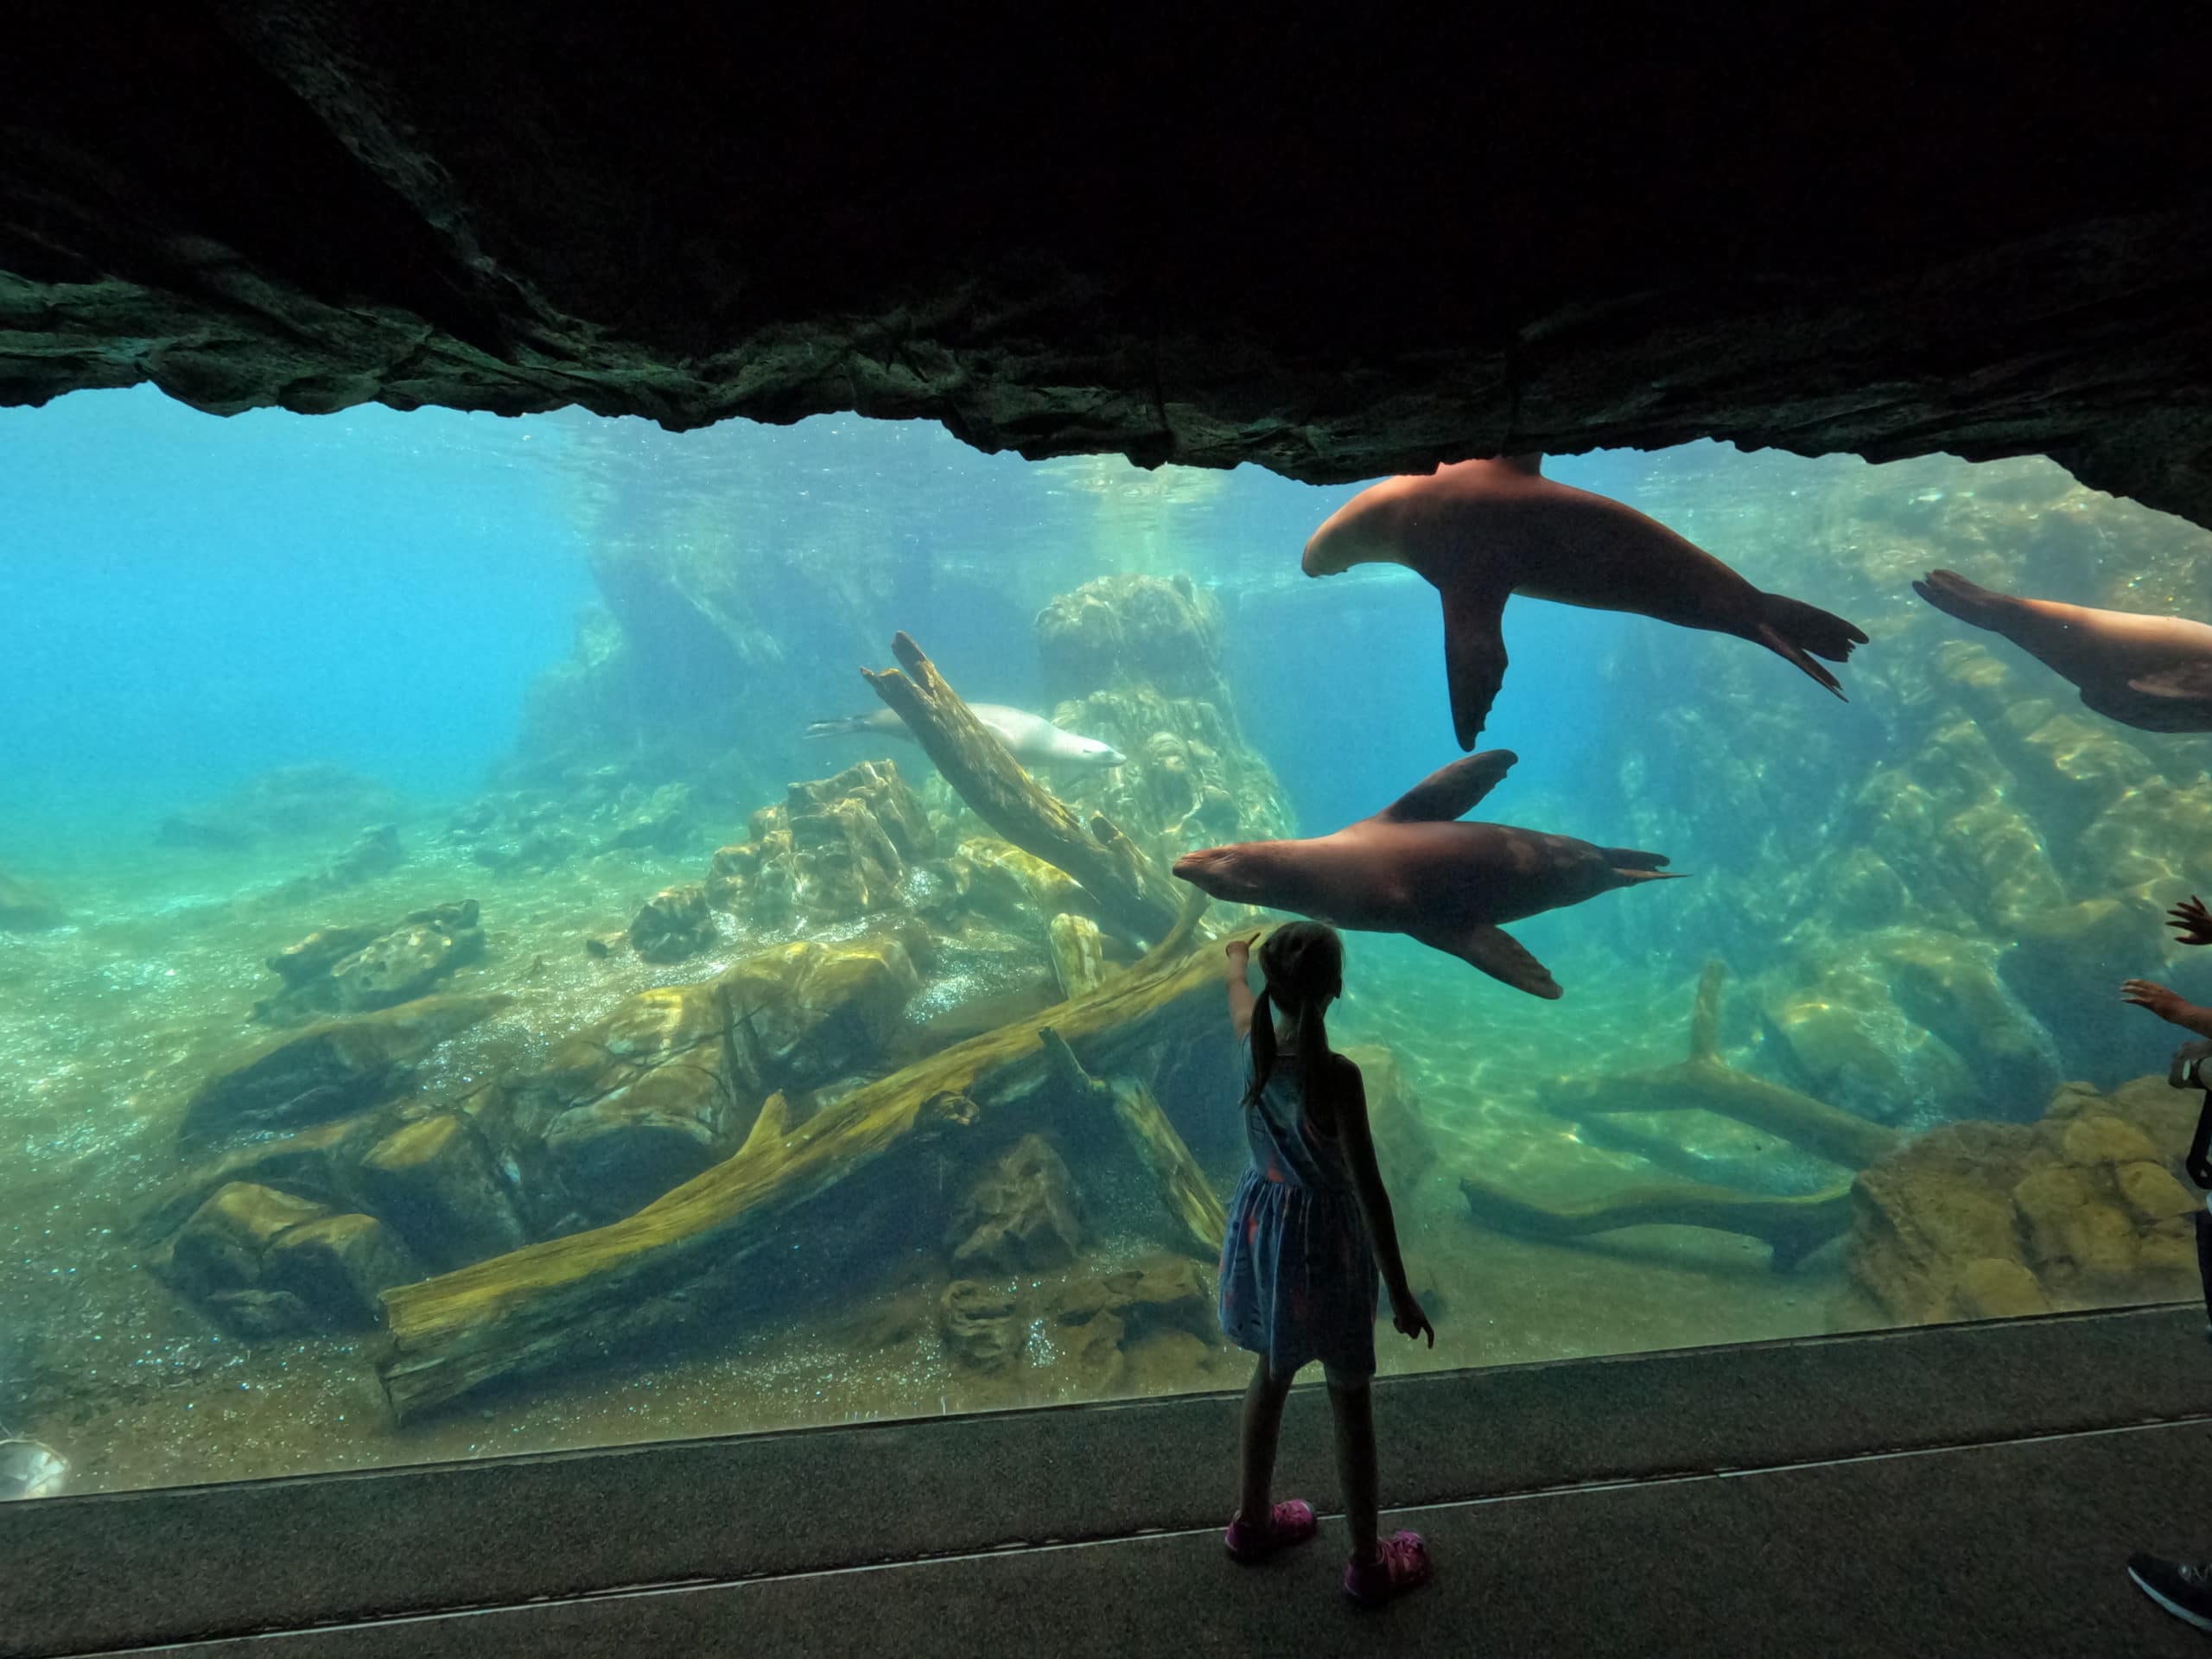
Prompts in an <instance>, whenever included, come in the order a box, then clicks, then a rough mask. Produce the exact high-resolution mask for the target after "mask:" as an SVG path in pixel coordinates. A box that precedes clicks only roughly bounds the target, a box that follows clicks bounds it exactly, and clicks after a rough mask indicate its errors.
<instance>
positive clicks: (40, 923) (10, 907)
mask: <svg viewBox="0 0 2212 1659" xmlns="http://www.w3.org/2000/svg"><path fill="white" fill-rule="evenodd" d="M68 920H69V918H68V917H67V916H66V915H65V914H63V913H62V910H61V906H59V905H57V904H55V903H54V900H53V899H51V898H50V897H48V894H47V893H45V892H44V891H43V890H41V889H40V888H38V887H33V886H32V885H31V884H30V883H29V882H28V881H24V880H20V879H18V878H17V877H15V876H12V875H10V874H8V873H7V872H6V871H5V870H0V933H46V932H50V931H53V930H54V929H55V928H57V927H62V926H66V925H67V923H68Z"/></svg>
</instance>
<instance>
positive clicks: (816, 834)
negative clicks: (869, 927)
mask: <svg viewBox="0 0 2212 1659" xmlns="http://www.w3.org/2000/svg"><path fill="white" fill-rule="evenodd" d="M935 845H936V836H935V834H934V832H933V831H932V830H931V827H930V822H929V817H928V815H927V814H926V813H925V811H924V810H922V805H921V803H920V802H919V801H918V800H917V799H916V798H914V793H913V791H912V790H911V789H909V788H908V787H907V786H906V779H903V778H902V777H900V776H899V768H898V767H897V766H895V765H894V764H893V762H891V761H889V760H863V761H861V763H860V764H859V765H858V766H848V767H847V768H846V769H845V770H844V771H842V772H839V773H837V774H836V776H835V777H834V778H823V779H815V780H814V781H812V782H809V783H799V784H793V785H790V787H789V788H788V789H787V790H785V796H784V800H783V803H782V804H780V805H778V806H772V807H764V808H763V809H762V810H760V811H758V812H755V813H754V814H753V820H752V825H751V839H750V840H749V841H747V842H741V843H739V844H738V845H735V846H731V847H725V848H723V849H721V851H720V852H718V853H716V854H715V861H714V865H713V868H711V869H710V870H709V874H708V884H707V885H708V896H709V899H710V901H711V902H712V903H713V904H714V906H715V908H717V909H721V910H728V911H732V912H735V913H737V914H738V915H739V916H741V917H742V918H745V919H746V920H747V921H750V922H753V923H756V924H766V923H777V922H783V921H785V920H790V919H794V918H796V919H798V920H799V921H802V922H805V923H810V924H815V925H819V924H823V923H829V922H839V921H850V920H853V919H855V918H859V917H862V916H870V915H875V914H878V913H880V912H886V911H893V910H898V909H900V908H902V907H904V906H905V905H906V893H905V885H906V880H907V877H908V875H909V874H911V872H912V870H913V868H915V867H916V866H917V865H918V864H919V863H921V862H922V861H924V860H925V859H928V858H929V857H931V855H933V853H934V851H935Z"/></svg>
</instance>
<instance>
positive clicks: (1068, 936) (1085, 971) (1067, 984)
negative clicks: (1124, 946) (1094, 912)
mask: <svg viewBox="0 0 2212 1659" xmlns="http://www.w3.org/2000/svg"><path fill="white" fill-rule="evenodd" d="M1045 934H1046V940H1047V942H1048V943H1049V944H1050V946H1051V948H1052V977H1053V979H1054V980H1055V981H1056V982H1058V985H1059V988H1060V995H1062V996H1063V997H1067V998H1071V999H1072V998H1074V997H1078V996H1087V995H1090V993H1091V992H1093V991H1095V990H1096V989H1097V988H1099V986H1100V985H1102V984H1103V983H1104V982H1105V979H1106V936H1105V935H1104V934H1103V933H1101V932H1100V931H1098V924H1097V923H1096V922H1095V921H1093V920H1092V919H1091V918H1090V917H1088V916H1078V915H1077V914H1075V913H1074V912H1072V911H1062V912H1060V913H1059V914H1058V915H1057V916H1055V917H1053V918H1052V921H1051V922H1050V923H1048V924H1047V925H1046V930H1045Z"/></svg>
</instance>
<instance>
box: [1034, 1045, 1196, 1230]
mask: <svg viewBox="0 0 2212 1659" xmlns="http://www.w3.org/2000/svg"><path fill="white" fill-rule="evenodd" d="M1037 1035H1038V1036H1039V1038H1040V1039H1043V1041H1044V1044H1045V1048H1046V1052H1047V1053H1049V1054H1050V1055H1051V1056H1052V1064H1053V1065H1054V1067H1055V1068H1056V1069H1057V1070H1058V1072H1059V1074H1060V1079H1061V1081H1062V1082H1063V1083H1064V1084H1066V1085H1067V1087H1068V1088H1069V1089H1070V1090H1072V1091H1073V1092H1074V1093H1076V1094H1077V1095H1078V1096H1082V1097H1084V1098H1087V1099H1089V1100H1090V1102H1091V1103H1093V1104H1094V1105H1097V1106H1101V1107H1103V1108H1106V1109H1109V1110H1110V1111H1111V1112H1112V1113H1113V1114H1114V1116H1115V1117H1116V1119H1118V1120H1119V1121H1120V1122H1121V1125H1122V1134H1124V1135H1127V1136H1128V1141H1129V1146H1130V1147H1131V1149H1132V1150H1134V1151H1135V1154H1137V1156H1138V1158H1139V1159H1140V1160H1142V1161H1143V1164H1144V1166H1145V1167H1146V1168H1147V1169H1148V1170H1150V1171H1151V1172H1152V1176H1153V1179H1154V1180H1156V1181H1158V1182H1159V1183H1160V1202H1161V1203H1162V1204H1164V1205H1166V1207H1167V1213H1168V1214H1169V1215H1171V1216H1173V1217H1174V1218H1175V1222H1176V1224H1177V1225H1178V1226H1179V1228H1181V1229H1182V1232H1183V1236H1184V1238H1185V1241H1186V1242H1187V1243H1189V1244H1190V1245H1191V1246H1192V1248H1193V1249H1196V1250H1197V1251H1198V1254H1199V1255H1202V1256H1205V1257H1207V1258H1208V1259H1218V1258H1219V1256H1220V1255H1221V1241H1222V1238H1223V1236H1224V1234H1225V1233H1227V1231H1228V1230H1229V1215H1228V1212H1227V1211H1225V1210H1224V1209H1223V1208H1222V1203H1221V1198H1220V1197H1219V1195H1217V1193H1216V1192H1214V1190H1213V1187H1212V1186H1211V1185H1210V1184H1209V1183H1208V1182H1207V1180H1206V1177H1205V1171H1204V1170H1202V1169H1200V1168H1199V1167H1198V1160H1197V1159H1195V1158H1193V1157H1192V1156H1191V1148H1190V1147H1188V1146H1186V1145H1185V1143H1184V1141H1183V1137H1182V1136H1181V1135H1178V1134H1177V1133H1176V1132H1175V1126H1174V1125H1173V1123H1171V1122H1168V1121H1167V1114H1166V1112H1164V1111H1162V1110H1161V1109H1160V1103H1159V1101H1157V1100H1155V1099H1154V1097H1153V1093H1152V1090H1149V1089H1147V1088H1146V1087H1145V1086H1144V1084H1141V1083H1139V1082H1137V1081H1136V1080H1135V1078H1134V1077H1114V1078H1110V1079H1106V1080H1103V1081H1102V1080H1101V1079H1099V1078H1097V1077H1092V1076H1091V1075H1090V1072H1088V1071H1084V1069H1083V1062H1082V1061H1081V1060H1078V1059H1077V1058H1076V1057H1075V1051H1074V1050H1073V1049H1071V1048H1070V1047H1069V1046H1067V1044H1066V1043H1065V1041H1063V1040H1062V1039H1061V1037H1060V1033H1058V1032H1057V1031H1054V1030H1053V1029H1052V1027H1050V1026H1047V1027H1045V1028H1044V1029H1043V1030H1041V1031H1039V1033H1037Z"/></svg>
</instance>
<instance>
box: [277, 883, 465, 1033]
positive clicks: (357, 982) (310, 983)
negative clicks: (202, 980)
mask: <svg viewBox="0 0 2212 1659" xmlns="http://www.w3.org/2000/svg"><path fill="white" fill-rule="evenodd" d="M477 920H478V912H477V905H476V901H475V900H474V899H461V900H458V901H456V902H454V903H451V904H444V905H437V906H433V907H431V908H430V909H428V910H418V911H415V912H411V913H410V914H409V915H407V916H405V917H404V918H401V920H400V922H399V925H397V927H393V928H389V929H385V928H381V927H375V926H368V927H325V928H319V929H317V930H316V931H315V932H313V933H310V934H309V935H308V937H307V938H304V939H302V940H301V941H300V942H299V943H298V944H294V945H290V946H288V947H287V948H286V949H284V950H280V951H278V952H277V954H276V955H275V956H273V957H270V958H269V966H270V969H271V970H272V971H273V972H275V973H276V975H277V977H278V978H280V979H282V980H283V982H284V985H285V988H284V991H283V994H282V995H278V996H276V997H271V998H268V999H266V1000H264V1001H262V1002H259V1003H257V1004H256V1005H255V1007H254V1017H255V1018H257V1019H259V1020H269V1021H271V1022H273V1023H278V1024H283V1023H288V1022H295V1021H298V1020H308V1019H312V1018H314V1017H315V1016H316V1015H318V1014H368V1013H373V1012H375V1011H376V1010H378V1009H379V1008H389V1007H397V1005H398V1004H400V1003H402V1002H412V1001H416V999H417V998H419V997H422V996H424V995H428V994H429V991H430V990H431V988H433V987H434V986H435V985H436V984H437V983H438V982H439V981H441V980H442V979H444V978H445V977H446V976H448V975H450V974H452V973H453V972H454V970H455V969H460V968H462V967H465V966H467V964H468V963H472V962H474V961H475V960H477V958H479V957H481V956H482V955H483V954H484V934H483V931H482V930H481V929H480V927H479V926H478V925H477Z"/></svg>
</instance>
